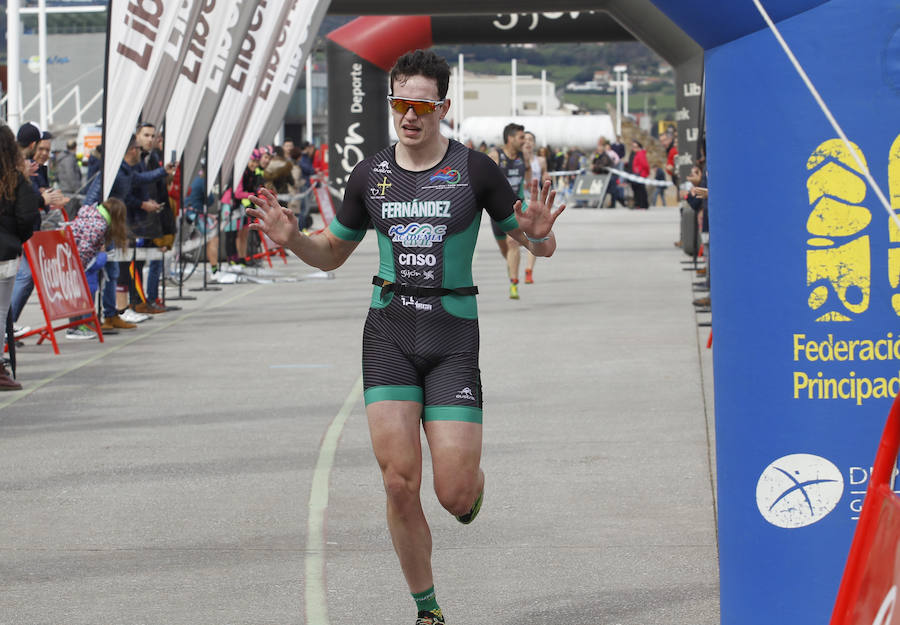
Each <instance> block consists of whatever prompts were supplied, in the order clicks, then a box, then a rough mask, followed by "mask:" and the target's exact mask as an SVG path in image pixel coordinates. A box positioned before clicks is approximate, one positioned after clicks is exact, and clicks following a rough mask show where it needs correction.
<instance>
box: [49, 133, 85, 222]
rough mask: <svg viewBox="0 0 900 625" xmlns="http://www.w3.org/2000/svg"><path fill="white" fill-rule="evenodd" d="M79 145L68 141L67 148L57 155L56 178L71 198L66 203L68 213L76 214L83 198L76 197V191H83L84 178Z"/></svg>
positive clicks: (63, 190)
mask: <svg viewBox="0 0 900 625" xmlns="http://www.w3.org/2000/svg"><path fill="white" fill-rule="evenodd" d="M77 145H78V144H77V143H76V142H75V141H74V140H70V141H67V142H66V149H65V150H63V151H61V152H60V153H59V154H58V155H57V157H56V179H57V181H58V182H59V190H60V191H61V192H62V193H64V194H65V195H68V196H69V197H70V198H71V199H70V200H69V203H68V204H67V205H66V215H76V214H77V213H78V209H79V208H80V207H81V200H79V199H78V198H77V197H74V195H75V194H76V193H80V192H81V191H82V188H81V187H82V180H83V178H84V176H83V175H82V173H81V165H80V164H79V163H78V157H77V156H76V154H75V148H76V146H77Z"/></svg>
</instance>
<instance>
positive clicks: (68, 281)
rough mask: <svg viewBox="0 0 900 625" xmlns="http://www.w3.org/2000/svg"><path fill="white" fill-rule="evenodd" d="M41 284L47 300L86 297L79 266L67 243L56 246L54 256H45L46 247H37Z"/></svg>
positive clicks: (56, 300) (71, 299)
mask: <svg viewBox="0 0 900 625" xmlns="http://www.w3.org/2000/svg"><path fill="white" fill-rule="evenodd" d="M38 266H39V267H40V271H41V284H42V285H43V287H44V289H43V291H44V296H45V297H46V298H47V300H48V302H50V303H56V302H60V301H74V300H78V299H82V298H86V297H87V296H88V295H87V293H86V292H85V289H84V282H83V280H82V278H81V276H82V274H81V268H80V267H79V265H78V261H77V260H76V259H75V254H74V252H73V251H72V247H71V245H69V243H63V244H61V245H57V246H56V256H54V257H47V255H46V249H45V248H43V247H40V248H38Z"/></svg>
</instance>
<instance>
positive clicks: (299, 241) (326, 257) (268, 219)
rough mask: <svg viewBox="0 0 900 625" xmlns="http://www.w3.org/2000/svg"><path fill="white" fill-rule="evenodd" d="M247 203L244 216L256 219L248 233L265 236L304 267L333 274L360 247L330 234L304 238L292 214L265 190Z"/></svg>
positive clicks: (355, 243) (356, 243)
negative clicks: (249, 204)
mask: <svg viewBox="0 0 900 625" xmlns="http://www.w3.org/2000/svg"><path fill="white" fill-rule="evenodd" d="M250 201H251V202H253V204H254V206H253V207H251V208H248V209H247V214H248V215H251V216H252V217H256V221H255V222H253V223H251V224H250V229H251V230H258V231H260V232H263V233H265V234H266V235H267V236H268V237H269V238H270V239H272V240H273V241H275V243H277V244H279V245H281V246H283V247H284V248H286V249H289V250H290V251H292V252H293V253H294V254H295V255H296V256H297V258H299V259H300V260H302V261H303V262H304V263H306V264H307V265H311V266H313V267H316V268H318V269H321V270H322V271H332V270H334V269H337V268H338V267H340V266H341V265H343V264H344V261H346V260H347V258H348V257H349V256H350V254H352V253H353V250H355V249H356V246H357V245H359V241H345V240H343V239H340V238H338V237H336V236H335V235H334V234H332V233H331V231H330V230H325V231H324V232H322V233H320V234H313V235H311V236H309V235H305V234H303V233H302V232H300V228H299V227H298V224H297V217H296V215H294V213H293V211H291V210H290V209H288V208H285V207H284V206H281V204H279V203H278V198H277V197H276V196H275V194H273V193H272V192H271V191H269V190H268V189H265V188H263V189H260V191H259V195H251V196H250Z"/></svg>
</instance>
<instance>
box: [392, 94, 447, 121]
mask: <svg viewBox="0 0 900 625" xmlns="http://www.w3.org/2000/svg"><path fill="white" fill-rule="evenodd" d="M387 99H388V102H389V103H390V105H391V108H392V109H394V110H395V111H397V112H398V113H400V114H401V115H406V112H407V111H408V110H409V109H412V110H413V111H415V112H416V115H419V116H421V115H428V114H429V113H434V111H435V109H437V107H439V106H440V105H441V104H443V103H444V100H417V99H414V98H413V99H410V98H397V97H394V96H392V95H389V96H388V97H387Z"/></svg>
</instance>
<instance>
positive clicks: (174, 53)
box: [141, 0, 203, 128]
mask: <svg viewBox="0 0 900 625" xmlns="http://www.w3.org/2000/svg"><path fill="white" fill-rule="evenodd" d="M169 1H170V2H172V1H174V0H169ZM202 5H203V2H202V1H201V0H182V1H181V7H180V8H179V9H178V12H177V13H176V14H175V24H174V25H173V26H172V32H170V33H169V37H168V39H166V43H165V45H164V46H163V56H162V59H161V60H160V62H159V69H157V70H156V77H155V78H154V79H153V83H152V84H151V86H150V93H149V94H147V101H146V102H144V110H143V113H142V114H141V121H144V122H149V123H151V124H153V125H154V126H156V127H157V128H159V127H160V125H161V124H162V122H163V118H164V116H165V114H166V107H168V106H169V99H170V98H171V97H172V91H174V89H175V82H176V80H177V77H178V68H180V67H181V64H182V61H183V60H184V55H185V54H186V53H187V45H186V43H187V41H188V38H189V36H190V34H191V33H192V32H193V31H194V25H195V24H196V23H197V17H198V16H199V15H200V9H201V8H202Z"/></svg>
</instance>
